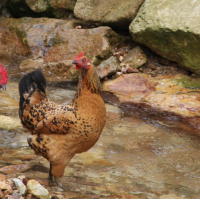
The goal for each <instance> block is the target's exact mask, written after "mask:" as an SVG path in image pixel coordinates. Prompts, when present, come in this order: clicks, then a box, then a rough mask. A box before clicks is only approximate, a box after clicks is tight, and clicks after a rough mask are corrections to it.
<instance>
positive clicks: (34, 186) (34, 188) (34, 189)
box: [27, 179, 50, 199]
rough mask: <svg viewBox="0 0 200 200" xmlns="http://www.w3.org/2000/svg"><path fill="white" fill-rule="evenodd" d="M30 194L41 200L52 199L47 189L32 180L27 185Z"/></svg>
mask: <svg viewBox="0 0 200 200" xmlns="http://www.w3.org/2000/svg"><path fill="white" fill-rule="evenodd" d="M27 189H28V193H30V194H32V195H34V196H36V197H37V198H40V199H50V195H49V192H48V190H47V189H46V188H44V187H43V186H42V185H40V184H39V183H38V182H37V181H36V180H34V179H31V180H29V181H28V183H27Z"/></svg>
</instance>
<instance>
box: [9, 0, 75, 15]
mask: <svg viewBox="0 0 200 200" xmlns="http://www.w3.org/2000/svg"><path fill="white" fill-rule="evenodd" d="M75 3H76V0H59V1H56V0H49V1H45V0H35V1H31V0H26V1H23V0H18V1H15V0H10V1H9V3H8V6H9V8H10V9H11V10H12V13H13V15H14V16H15V17H23V16H30V17H31V16H33V17H42V16H53V17H57V18H65V17H68V16H69V15H70V14H71V13H72V11H73V9H74V6H75Z"/></svg>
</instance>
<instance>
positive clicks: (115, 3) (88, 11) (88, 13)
mask: <svg viewBox="0 0 200 200" xmlns="http://www.w3.org/2000/svg"><path fill="white" fill-rule="evenodd" d="M143 1H144V0H126V1H123V0H106V1H104V0H87V1H86V0H78V1H77V3H76V5H75V8H74V14H75V16H76V17H78V18H80V19H82V20H84V21H90V22H95V23H97V24H108V25H114V26H118V27H120V28H128V26H129V24H130V23H131V21H132V20H133V19H134V17H135V15H136V13H137V11H138V9H139V7H140V5H141V4H142V3H143Z"/></svg>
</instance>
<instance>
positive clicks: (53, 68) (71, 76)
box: [42, 60, 79, 81]
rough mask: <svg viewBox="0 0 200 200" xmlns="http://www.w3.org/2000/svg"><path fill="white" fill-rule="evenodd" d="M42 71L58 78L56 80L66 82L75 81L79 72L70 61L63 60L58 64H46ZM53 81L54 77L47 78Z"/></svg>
mask: <svg viewBox="0 0 200 200" xmlns="http://www.w3.org/2000/svg"><path fill="white" fill-rule="evenodd" d="M42 69H43V70H44V71H50V72H51V73H52V74H55V75H56V76H58V79H60V78H61V79H65V80H67V81H77V80H78V77H79V72H78V70H77V69H76V67H75V65H73V64H72V62H71V60H63V61H60V62H48V63H47V64H45V65H44V66H43V67H42ZM51 78H52V80H55V77H49V79H48V80H51Z"/></svg>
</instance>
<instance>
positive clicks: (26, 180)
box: [18, 175, 28, 186]
mask: <svg viewBox="0 0 200 200" xmlns="http://www.w3.org/2000/svg"><path fill="white" fill-rule="evenodd" d="M18 179H20V180H21V181H22V183H23V184H24V185H25V186H27V182H28V179H27V178H26V177H25V176H24V175H21V176H18Z"/></svg>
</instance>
